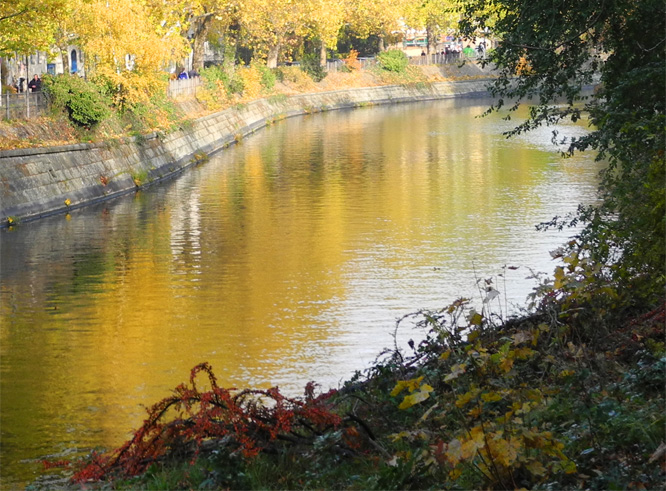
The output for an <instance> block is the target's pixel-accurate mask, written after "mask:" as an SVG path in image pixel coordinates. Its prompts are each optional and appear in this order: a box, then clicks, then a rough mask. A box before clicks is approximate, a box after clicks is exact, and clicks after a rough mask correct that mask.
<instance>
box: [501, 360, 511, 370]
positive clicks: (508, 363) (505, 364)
mask: <svg viewBox="0 0 666 491" xmlns="http://www.w3.org/2000/svg"><path fill="white" fill-rule="evenodd" d="M500 368H501V369H502V370H504V373H507V372H509V371H510V370H511V369H512V368H513V359H511V358H504V360H502V362H501V363H500Z"/></svg>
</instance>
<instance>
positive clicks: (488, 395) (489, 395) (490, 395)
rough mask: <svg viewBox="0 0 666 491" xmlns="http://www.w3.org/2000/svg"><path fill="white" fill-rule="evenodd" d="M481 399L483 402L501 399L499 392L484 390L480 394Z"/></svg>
mask: <svg viewBox="0 0 666 491" xmlns="http://www.w3.org/2000/svg"><path fill="white" fill-rule="evenodd" d="M481 399H483V400H484V401H485V402H495V401H499V400H501V399H502V395H501V394H500V393H499V392H485V393H483V394H481Z"/></svg>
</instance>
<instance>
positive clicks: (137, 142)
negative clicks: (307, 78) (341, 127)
mask: <svg viewBox="0 0 666 491" xmlns="http://www.w3.org/2000/svg"><path fill="white" fill-rule="evenodd" d="M449 70H450V68H449ZM458 70H459V71H458V72H457V73H458V75H457V76H458V78H472V79H471V80H469V79H462V80H454V81H439V82H432V83H425V82H415V83H409V84H402V85H384V86H370V87H353V88H348V89H344V90H335V91H323V92H316V91H315V92H312V93H308V94H292V95H285V94H284V93H278V94H275V95H273V96H271V97H268V98H264V99H259V100H255V101H251V102H248V103H243V104H237V105H235V106H233V107H230V108H228V109H225V110H223V111H220V112H215V113H212V114H208V115H205V116H202V117H198V118H196V119H192V120H184V121H183V122H182V124H181V125H180V128H179V129H177V130H175V131H171V132H168V133H167V132H162V131H155V132H152V133H148V134H143V135H139V136H132V137H122V138H114V139H110V140H106V141H103V142H99V143H76V144H70V145H57V146H46V147H34V148H17V149H11V150H1V151H0V195H1V197H2V205H1V208H0V217H2V222H1V223H2V225H3V226H9V225H13V224H16V223H19V222H27V221H30V220H35V219H38V218H41V217H44V216H49V215H53V214H58V213H66V212H67V211H68V210H71V209H75V208H79V207H82V206H87V205H90V204H93V203H96V202H99V201H102V200H106V199H110V198H113V197H116V196H120V195H123V194H126V193H130V192H133V191H135V190H136V189H138V188H142V187H145V186H149V185H152V184H154V183H156V182H159V181H161V180H164V179H168V178H170V177H173V176H175V175H177V174H179V173H181V172H183V171H184V170H185V169H187V168H188V167H189V166H192V165H196V164H198V163H201V162H202V161H204V160H206V159H207V158H208V156H209V155H211V154H213V153H215V152H217V151H220V150H221V149H223V148H226V147H227V146H229V145H231V144H233V143H234V142H236V141H238V140H240V139H241V138H243V137H245V136H246V135H248V134H250V133H252V132H254V131H256V130H258V129H259V128H262V127H263V126H266V125H267V124H272V123H274V122H275V121H278V120H280V119H284V118H288V117H294V116H299V115H306V114H310V113H314V112H321V111H329V110H336V109H344V108H352V107H361V106H364V105H372V104H392V103H400V102H410V101H424V100H435V99H445V98H452V97H474V96H481V95H487V92H486V84H487V74H486V77H483V73H484V72H483V71H482V70H481V69H479V68H478V67H477V68H476V71H475V72H474V73H476V75H465V74H464V73H466V72H461V71H460V70H463V68H459V69H458ZM469 70H470V68H469V67H468V69H467V71H469ZM471 70H474V69H471ZM470 73H472V72H470ZM440 77H441V75H440ZM366 79H367V77H363V76H357V77H355V78H352V79H351V80H353V81H354V83H363V84H368V83H370V82H369V81H368V80H366ZM348 83H349V82H348ZM332 84H334V82H333V81H332V80H329V81H328V82H327V83H326V84H320V85H319V88H320V90H321V88H322V87H323V88H327V87H330V86H331V85H332ZM181 105H182V106H183V107H185V108H187V110H188V113H189V114H200V112H201V110H202V109H201V106H200V105H199V104H197V103H196V102H193V101H189V102H187V101H183V102H182V103H181Z"/></svg>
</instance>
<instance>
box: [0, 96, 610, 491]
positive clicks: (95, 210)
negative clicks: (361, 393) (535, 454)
mask: <svg viewBox="0 0 666 491" xmlns="http://www.w3.org/2000/svg"><path fill="white" fill-rule="evenodd" d="M487 104H488V101H485V100H480V99H476V100H468V99H463V100H453V101H439V102H428V103H415V104H404V105H394V106H384V107H369V108H362V109H357V110H345V111H335V112H330V113H322V114H315V115H310V116H306V117H299V118H293V119H289V120H284V121H280V122H277V123H276V124H274V125H272V126H269V127H267V128H265V129H263V130H261V131H259V132H258V133H256V134H254V135H252V136H251V137H249V138H246V139H245V140H244V141H242V142H240V143H239V144H238V145H235V146H233V147H231V148H229V149H227V150H225V151H223V152H221V153H220V154H218V155H216V156H214V157H213V158H212V159H211V160H210V161H209V162H207V163H205V164H203V165H200V166H198V167H196V168H193V169H191V170H189V171H188V172H186V173H185V174H183V175H181V176H180V177H178V178H177V179H175V180H172V181H169V182H166V183H162V184H160V185H157V186H155V187H152V188H148V189H146V190H143V191H140V192H138V193H137V194H136V195H133V196H126V197H122V198H119V199H115V200H113V201H109V202H106V203H102V204H99V205H95V206H92V207H89V208H86V209H82V210H76V211H73V212H71V214H69V215H60V216H54V217H50V218H47V219H42V220H39V221H36V222H30V223H26V224H24V225H20V226H18V227H14V228H12V229H8V230H7V229H6V230H2V231H1V233H0V273H1V279H2V283H1V290H0V293H1V302H0V308H1V310H0V323H1V324H0V326H1V328H0V329H1V330H0V368H1V371H0V377H1V378H0V391H1V392H0V395H1V398H0V410H1V413H0V416H1V425H2V426H1V431H2V433H1V440H0V443H1V446H0V466H1V467H0V469H2V470H1V471H0V473H1V479H2V480H1V481H0V483H1V484H2V487H3V488H5V489H13V488H17V487H18V488H20V487H23V486H24V485H25V484H26V483H28V482H31V481H33V480H34V479H35V478H36V477H37V476H39V475H41V474H43V473H44V470H43V467H42V465H41V461H42V460H43V459H52V460H61V459H69V458H73V457H76V456H79V455H82V454H85V453H87V452H89V451H90V449H92V448H111V447H115V446H118V445H119V444H120V443H122V442H123V441H124V440H125V439H127V437H128V436H129V433H130V431H131V430H132V429H134V428H136V427H138V425H140V423H141V421H142V420H143V417H144V416H145V410H144V409H143V407H142V405H144V406H149V405H151V404H152V403H154V402H156V401H157V400H159V399H161V398H162V397H164V396H166V395H168V394H169V391H170V389H172V388H173V387H175V386H176V385H178V384H179V383H181V382H184V381H186V380H187V377H188V375H189V371H190V369H191V368H192V367H193V366H195V365H196V364H198V363H200V362H203V361H208V362H209V363H210V364H211V365H212V366H213V369H214V371H215V373H216V375H217V376H218V379H219V382H220V385H223V386H227V387H242V388H244V387H263V388H266V387H270V386H273V385H279V386H280V388H281V389H282V390H283V391H284V392H286V393H287V394H290V395H296V394H300V393H302V388H303V386H304V385H305V383H306V382H308V381H310V380H314V381H317V382H318V383H320V384H321V386H322V388H323V389H326V388H328V387H336V386H338V385H339V384H340V382H341V381H343V380H344V379H346V378H348V377H349V376H351V375H352V374H353V373H354V372H355V371H357V370H363V369H365V368H367V367H368V366H369V365H370V364H371V363H372V362H373V360H374V359H375V357H376V356H377V355H378V353H379V352H380V351H381V350H382V348H384V347H387V346H392V344H393V339H392V337H391V333H392V332H393V330H394V327H395V322H396V319H397V318H399V317H400V316H403V315H405V314H408V313H410V312H413V311H415V310H417V309H421V308H442V307H444V306H446V305H448V304H449V303H451V302H452V301H454V300H455V299H456V298H458V297H461V296H468V297H471V298H473V299H474V301H475V302H480V294H479V290H478V286H477V280H484V279H487V278H492V279H493V281H494V284H495V286H496V287H497V288H498V290H500V292H501V295H500V297H498V299H497V302H496V305H495V306H494V308H495V311H496V312H498V313H501V314H502V315H504V316H506V315H508V313H512V312H517V311H518V309H519V307H520V306H523V305H525V298H526V296H527V295H528V294H529V293H530V291H531V290H532V288H533V287H534V286H535V281H534V280H533V279H528V278H527V277H528V276H530V274H531V273H530V271H532V270H534V271H545V272H552V270H553V268H554V266H555V264H554V263H553V261H552V260H551V259H550V256H549V251H550V250H553V249H554V248H556V247H557V246H558V245H559V244H561V243H562V242H564V241H565V240H566V238H567V231H565V232H559V233H558V232H555V231H551V232H547V233H544V232H537V231H536V230H535V227H534V226H535V224H537V223H540V222H542V221H546V220H549V219H551V218H552V217H553V216H554V215H563V214H566V213H567V212H570V211H572V210H574V209H575V208H576V206H577V204H578V203H580V202H590V201H592V200H593V199H594V193H595V189H596V182H597V172H598V169H599V164H597V163H596V162H594V158H593V156H592V155H579V156H575V157H573V158H569V159H563V158H562V157H561V156H560V155H559V153H558V150H557V148H555V147H554V146H553V145H552V144H551V135H550V131H551V130H550V129H548V128H545V129H541V130H538V131H535V132H532V133H530V134H528V135H522V136H519V137H516V138H513V139H509V140H507V139H506V138H504V137H503V136H502V135H501V133H502V132H503V131H506V130H507V129H509V128H510V127H511V126H512V125H513V124H514V123H513V122H508V121H505V120H503V119H502V118H501V117H500V116H499V115H492V116H490V117H487V118H478V117H477V116H479V115H480V114H481V113H483V112H484V110H485V109H486V107H487ZM524 114H525V112H524V109H521V110H519V111H518V113H517V114H515V115H514V119H515V118H516V117H518V118H520V117H521V115H523V116H524ZM558 129H559V130H560V133H566V132H568V133H569V134H575V135H580V134H581V132H583V131H585V129H584V127H582V126H579V125H576V126H575V125H567V126H563V127H560V128H558ZM569 233H570V232H569ZM509 267H510V268H509ZM513 268H517V269H513ZM419 335H421V334H420V333H419V332H414V331H412V330H411V329H410V328H409V326H405V327H403V328H401V329H400V330H399V332H398V340H399V342H401V343H404V342H405V341H406V340H407V339H409V338H414V339H417V338H418V336H419Z"/></svg>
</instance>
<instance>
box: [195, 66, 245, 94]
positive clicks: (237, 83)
mask: <svg viewBox="0 0 666 491" xmlns="http://www.w3.org/2000/svg"><path fill="white" fill-rule="evenodd" d="M201 77H202V79H203V81H204V84H205V85H206V88H207V89H208V90H209V91H210V92H212V93H215V92H216V91H217V90H218V88H219V87H220V86H222V87H224V89H225V90H226V92H227V95H232V94H240V93H242V92H243V89H244V88H245V85H244V82H243V79H242V77H240V76H239V75H238V73H236V72H234V73H232V74H231V75H230V74H228V73H227V72H225V71H224V70H223V69H222V68H220V67H219V66H211V67H208V68H204V69H203V70H201Z"/></svg>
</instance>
